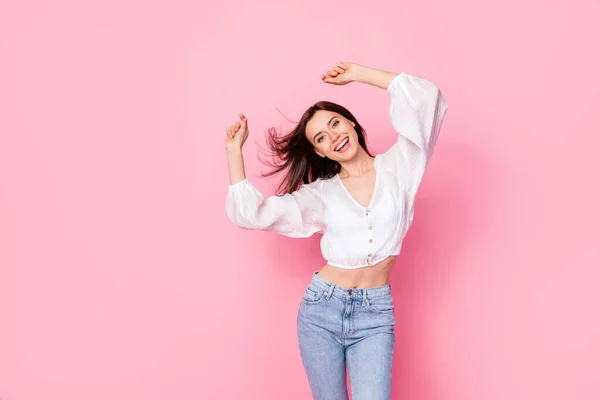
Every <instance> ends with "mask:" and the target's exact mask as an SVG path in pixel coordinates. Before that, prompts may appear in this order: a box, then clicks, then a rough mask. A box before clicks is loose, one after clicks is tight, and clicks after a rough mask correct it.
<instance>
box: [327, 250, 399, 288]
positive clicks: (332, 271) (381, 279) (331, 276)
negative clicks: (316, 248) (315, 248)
mask: <svg viewBox="0 0 600 400" xmlns="http://www.w3.org/2000/svg"><path fill="white" fill-rule="evenodd" d="M396 258H397V256H389V257H388V258H386V259H385V260H383V261H381V262H379V263H377V264H373V266H372V267H364V268H357V269H345V268H339V267H334V266H332V265H329V264H326V265H325V266H324V267H323V268H321V269H320V270H319V274H318V275H319V277H321V278H323V279H325V280H328V281H329V282H331V283H334V284H336V285H338V286H341V287H344V288H350V289H368V288H373V287H377V286H383V285H387V284H388V283H389V281H390V272H392V268H393V267H394V265H395V264H396Z"/></svg>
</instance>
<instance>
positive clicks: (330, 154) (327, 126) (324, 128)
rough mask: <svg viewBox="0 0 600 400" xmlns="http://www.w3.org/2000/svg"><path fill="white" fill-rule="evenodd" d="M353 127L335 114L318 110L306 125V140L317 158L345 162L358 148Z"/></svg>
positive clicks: (352, 124)
mask: <svg viewBox="0 0 600 400" xmlns="http://www.w3.org/2000/svg"><path fill="white" fill-rule="evenodd" d="M355 125H356V124H355V123H354V122H352V121H350V120H349V119H346V118H344V117H343V116H341V115H340V114H338V113H336V112H333V111H325V110H319V111H317V112H315V114H314V115H313V117H312V118H311V119H310V120H309V121H308V123H307V124H306V138H307V139H308V141H309V142H311V143H312V144H313V146H314V148H315V152H316V153H317V154H318V155H319V156H321V157H327V158H329V159H330V160H334V161H347V160H349V159H351V158H352V157H354V155H356V152H357V151H358V147H359V146H360V144H359V143H358V135H357V133H356V131H355V130H354V126H355Z"/></svg>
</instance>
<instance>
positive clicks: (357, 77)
mask: <svg viewBox="0 0 600 400" xmlns="http://www.w3.org/2000/svg"><path fill="white" fill-rule="evenodd" d="M356 67H357V68H356V72H355V73H354V74H353V76H352V80H353V81H355V82H362V83H367V84H369V85H373V86H377V87H380V88H382V89H387V88H388V87H389V86H390V83H392V80H394V78H395V77H396V76H397V75H398V73H396V72H390V71H384V70H381V69H376V68H371V67H367V66H365V65H356Z"/></svg>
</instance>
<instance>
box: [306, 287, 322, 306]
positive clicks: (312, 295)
mask: <svg viewBox="0 0 600 400" xmlns="http://www.w3.org/2000/svg"><path fill="white" fill-rule="evenodd" d="M324 294H325V291H324V290H323V289H321V288H318V287H315V286H312V285H309V286H308V287H307V288H306V290H305V291H304V295H303V296H302V301H303V302H304V303H305V304H316V303H318V302H320V301H321V300H323V297H324Z"/></svg>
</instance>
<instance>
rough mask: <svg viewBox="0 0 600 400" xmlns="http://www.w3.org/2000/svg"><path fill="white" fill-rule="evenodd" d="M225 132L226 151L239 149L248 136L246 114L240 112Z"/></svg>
mask: <svg viewBox="0 0 600 400" xmlns="http://www.w3.org/2000/svg"><path fill="white" fill-rule="evenodd" d="M226 132H227V139H226V140H225V149H226V150H227V151H232V150H241V149H242V146H243V145H244V143H245V142H246V139H247V138H248V119H247V118H246V116H245V115H244V114H240V120H239V121H236V122H235V123H234V124H233V125H231V126H230V127H229V128H227V131H226Z"/></svg>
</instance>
